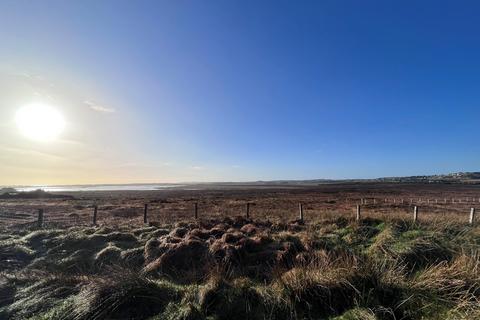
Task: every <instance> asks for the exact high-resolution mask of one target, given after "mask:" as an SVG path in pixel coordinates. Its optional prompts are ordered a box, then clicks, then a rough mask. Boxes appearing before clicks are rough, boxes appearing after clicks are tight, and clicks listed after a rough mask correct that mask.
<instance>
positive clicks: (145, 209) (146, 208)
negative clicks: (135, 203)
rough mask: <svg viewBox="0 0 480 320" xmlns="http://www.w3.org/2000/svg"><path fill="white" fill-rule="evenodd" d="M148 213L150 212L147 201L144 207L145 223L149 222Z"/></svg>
mask: <svg viewBox="0 0 480 320" xmlns="http://www.w3.org/2000/svg"><path fill="white" fill-rule="evenodd" d="M147 214H148V203H145V205H144V207H143V223H147V222H148V219H147Z"/></svg>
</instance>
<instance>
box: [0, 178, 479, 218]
mask: <svg viewBox="0 0 480 320" xmlns="http://www.w3.org/2000/svg"><path fill="white" fill-rule="evenodd" d="M62 194H63V195H65V194H66V195H71V196H73V197H74V199H0V225H7V224H21V223H28V222H33V221H34V220H35V219H37V211H38V209H39V208H43V209H44V211H45V214H44V215H45V218H44V219H45V222H46V223H57V224H59V225H88V224H91V223H92V217H93V206H94V205H97V206H98V218H97V223H98V224H100V225H102V224H107V225H112V224H122V223H128V224H142V223H143V210H144V205H145V204H148V206H149V207H148V220H149V221H151V222H160V223H174V222H184V221H192V220H193V219H194V207H195V203H197V204H198V215H199V217H200V218H215V219H221V218H224V217H233V216H237V215H245V214H246V205H247V203H250V204H251V205H250V217H252V218H254V219H263V220H270V221H283V222H287V221H291V220H294V219H297V218H298V215H299V204H300V203H302V205H303V209H304V214H305V220H306V221H307V222H308V221H312V220H318V219H322V218H325V217H331V216H335V217H345V218H348V217H353V216H354V211H355V207H356V205H357V204H360V203H362V199H364V201H366V202H364V203H366V204H365V205H362V214H363V215H364V216H372V217H382V216H385V217H386V218H388V216H389V215H392V214H393V213H395V214H400V215H404V216H405V217H407V216H409V215H411V213H412V210H413V209H412V207H413V206H414V205H417V206H419V209H420V217H421V218H428V219H458V220H459V221H466V220H467V219H468V214H469V211H470V208H471V207H475V206H479V207H480V185H476V184H401V183H357V184H354V183H352V184H347V183H344V184H322V185H316V186H311V185H306V186H302V185H293V186H285V185H281V184H279V185H277V186H272V185H268V186H258V185H232V184H228V185H214V184H208V185H192V186H188V187H187V189H185V188H172V189H168V190H158V191H118V192H112V191H105V192H102V191H96V192H73V193H62Z"/></svg>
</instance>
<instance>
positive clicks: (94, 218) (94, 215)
mask: <svg viewBox="0 0 480 320" xmlns="http://www.w3.org/2000/svg"><path fill="white" fill-rule="evenodd" d="M97 211H98V206H96V205H95V206H94V207H93V225H94V226H96V225H97Z"/></svg>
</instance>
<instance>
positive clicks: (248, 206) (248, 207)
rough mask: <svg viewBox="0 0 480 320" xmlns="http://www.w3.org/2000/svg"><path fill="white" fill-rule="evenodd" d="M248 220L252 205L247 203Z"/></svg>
mask: <svg viewBox="0 0 480 320" xmlns="http://www.w3.org/2000/svg"><path fill="white" fill-rule="evenodd" d="M247 219H250V203H249V202H247Z"/></svg>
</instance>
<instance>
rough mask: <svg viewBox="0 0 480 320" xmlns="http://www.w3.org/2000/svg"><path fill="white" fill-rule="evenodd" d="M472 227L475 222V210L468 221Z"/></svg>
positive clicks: (471, 210)
mask: <svg viewBox="0 0 480 320" xmlns="http://www.w3.org/2000/svg"><path fill="white" fill-rule="evenodd" d="M468 222H469V223H470V224H471V225H473V223H474V222H475V208H471V209H470V219H469V221H468Z"/></svg>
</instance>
